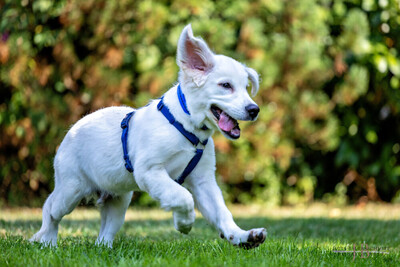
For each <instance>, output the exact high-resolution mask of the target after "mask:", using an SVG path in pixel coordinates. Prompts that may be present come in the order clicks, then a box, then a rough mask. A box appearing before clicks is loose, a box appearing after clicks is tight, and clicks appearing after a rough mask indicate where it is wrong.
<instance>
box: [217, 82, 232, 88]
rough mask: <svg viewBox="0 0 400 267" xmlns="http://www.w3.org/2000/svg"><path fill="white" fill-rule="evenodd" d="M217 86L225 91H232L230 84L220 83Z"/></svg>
mask: <svg viewBox="0 0 400 267" xmlns="http://www.w3.org/2000/svg"><path fill="white" fill-rule="evenodd" d="M219 85H220V86H222V87H224V88H226V89H232V85H231V84H230V83H220V84H219Z"/></svg>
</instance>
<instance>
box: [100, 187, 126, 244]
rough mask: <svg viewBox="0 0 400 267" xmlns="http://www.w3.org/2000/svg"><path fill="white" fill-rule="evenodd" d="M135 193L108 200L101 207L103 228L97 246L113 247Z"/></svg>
mask: <svg viewBox="0 0 400 267" xmlns="http://www.w3.org/2000/svg"><path fill="white" fill-rule="evenodd" d="M132 194H133V192H129V193H126V194H123V195H120V196H118V197H115V198H112V199H107V200H106V202H105V203H104V205H103V206H102V207H101V210H100V212H101V228H100V234H99V237H98V238H97V241H96V244H98V245H100V244H102V245H106V246H108V247H112V244H113V241H114V237H115V235H116V233H117V232H118V230H119V229H120V228H121V226H122V224H123V223H124V221H125V213H126V210H127V209H128V206H129V203H130V202H131V199H132Z"/></svg>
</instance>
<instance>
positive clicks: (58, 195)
mask: <svg viewBox="0 0 400 267" xmlns="http://www.w3.org/2000/svg"><path fill="white" fill-rule="evenodd" d="M177 63H178V65H179V67H180V73H179V85H177V86H174V87H173V88H171V89H170V90H169V91H167V92H166V93H165V95H164V96H163V98H162V99H161V100H154V101H152V102H151V103H150V104H149V105H147V106H145V107H143V108H140V109H138V110H136V111H135V110H134V109H133V108H130V107H109V108H104V109H101V110H98V111H96V112H94V113H92V114H90V115H87V116H85V117H84V118H82V119H81V120H79V121H78V122H77V123H76V124H75V125H74V126H73V127H72V128H71V129H70V130H69V132H68V133H67V135H66V136H65V138H64V140H63V142H62V143H61V145H60V147H59V149H58V151H57V154H56V157H55V160H54V169H55V188H54V191H53V192H52V193H51V195H50V196H49V197H48V199H47V200H46V202H45V204H44V206H43V223H42V227H41V229H40V231H39V232H38V233H36V234H35V235H34V236H33V237H32V238H31V241H39V242H41V243H44V244H47V245H54V246H55V245H57V233H58V224H59V222H60V220H61V219H62V217H63V216H64V215H66V214H68V213H70V212H71V211H72V210H73V209H74V208H75V207H76V205H77V204H78V203H79V202H80V201H81V199H82V198H84V197H86V196H88V195H90V194H93V193H98V194H99V195H100V198H99V200H98V203H99V204H100V205H99V206H100V209H101V229H100V234H99V237H98V239H97V243H98V244H105V245H107V246H110V247H111V246H112V243H113V239H114V236H115V234H116V233H117V231H118V230H119V229H120V228H121V226H122V224H123V223H124V219H125V212H126V210H127V208H128V205H129V203H130V201H131V198H132V194H133V191H139V190H142V191H146V192H147V193H149V194H150V196H151V197H152V198H154V199H156V200H157V201H159V202H160V204H161V207H162V208H163V209H165V210H167V211H168V210H172V211H173V216H174V225H175V228H176V229H177V230H178V231H180V232H182V233H185V234H187V233H188V232H189V231H190V229H191V227H192V224H193V222H194V220H195V212H194V208H195V206H196V207H197V208H198V209H199V210H200V212H201V213H202V214H203V216H204V217H205V218H206V219H207V220H208V221H209V222H210V223H211V224H212V225H213V226H214V227H215V228H216V229H217V230H218V231H219V232H220V235H221V237H223V238H226V239H227V240H228V241H229V242H230V243H232V244H233V245H239V246H242V247H245V248H252V247H257V246H258V245H259V244H261V243H262V242H264V240H265V237H266V230H265V229H264V228H258V229H252V230H249V231H245V230H242V229H241V228H239V227H238V226H237V225H236V224H235V222H234V221H233V218H232V214H231V213H230V212H229V210H228V209H227V207H226V206H225V203H224V200H223V198H222V194H221V190H220V189H219V187H218V185H217V183H216V181H215V151H214V144H213V140H212V138H211V135H212V134H213V133H214V131H215V130H219V131H221V132H222V133H223V134H224V135H225V136H226V137H227V138H230V139H237V138H239V136H240V129H239V126H238V123H237V120H255V119H256V118H257V115H258V112H259V108H258V106H257V105H256V104H255V103H254V101H253V100H252V99H251V98H250V97H249V94H248V92H247V89H246V87H247V85H248V80H250V81H251V83H252V94H253V95H255V94H256V93H257V91H258V87H259V84H258V74H257V73H256V72H255V71H254V70H253V69H250V68H247V67H246V66H244V65H243V64H241V63H239V62H237V61H235V60H233V59H232V58H229V57H226V56H223V55H215V54H213V53H212V52H211V51H210V49H209V48H208V46H207V44H206V43H205V42H204V41H203V40H201V39H199V38H196V37H194V36H193V33H192V29H191V26H190V25H188V26H186V27H185V28H184V30H183V31H182V34H181V36H180V39H179V43H178V51H177ZM160 101H162V102H163V103H162V104H163V107H166V110H167V111H166V112H167V113H168V112H169V115H168V114H167V115H165V114H164V112H165V109H162V108H160V105H161V104H160ZM132 111H134V114H132V115H133V116H132V117H131V118H130V120H129V119H126V120H125V123H126V125H127V126H128V127H127V128H125V129H127V131H126V132H125V130H124V132H125V135H126V139H125V140H126V143H125V145H126V152H125V154H126V158H127V159H124V151H123V145H122V139H124V138H121V136H122V135H123V129H121V121H122V120H123V119H124V118H125V116H126V115H127V114H128V113H130V112H132ZM168 116H170V119H171V117H172V118H173V120H175V121H176V122H178V124H181V126H183V128H184V130H178V129H177V126H176V125H173V124H171V123H170V122H169V119H168V118H167V117H168ZM172 122H173V121H172ZM184 132H185V133H187V132H189V135H190V134H192V135H193V136H195V137H194V138H195V139H196V138H198V139H199V144H198V145H193V144H192V142H191V141H189V140H188V138H187V137H185V135H184ZM195 141H196V140H195ZM207 141H208V143H207V144H205V143H206V142H207ZM203 150H204V152H203ZM201 152H203V153H202V157H201ZM195 155H196V156H197V159H194V157H196V156H195ZM200 157H201V158H200ZM192 159H193V160H192ZM199 159H200V161H199V162H198V164H197V165H196V164H194V165H196V166H191V167H187V166H188V163H189V161H197V160H199ZM130 162H131V163H132V167H133V169H134V171H133V173H132V172H130V171H128V168H129V166H128V165H129V163H130ZM126 165H127V166H128V167H126ZM185 168H188V169H189V170H188V172H189V174H188V175H187V177H186V179H184V177H183V179H181V180H179V183H178V182H176V181H175V180H176V179H177V178H178V177H181V178H182V173H183V171H184V169H185ZM183 181H184V182H183ZM180 183H182V185H181V184H180Z"/></svg>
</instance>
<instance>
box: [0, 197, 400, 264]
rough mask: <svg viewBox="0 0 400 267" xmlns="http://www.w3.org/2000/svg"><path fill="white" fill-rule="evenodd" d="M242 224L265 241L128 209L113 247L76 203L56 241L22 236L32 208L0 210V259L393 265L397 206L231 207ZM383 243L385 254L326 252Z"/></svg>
mask: <svg viewBox="0 0 400 267" xmlns="http://www.w3.org/2000/svg"><path fill="white" fill-rule="evenodd" d="M231 210H232V211H233V214H234V216H235V218H236V222H237V223H238V225H239V226H241V227H242V228H246V229H249V228H253V227H262V226H264V227H266V228H267V230H268V237H267V240H266V241H265V243H264V244H263V245H261V246H260V247H258V248H256V249H253V250H243V249H240V248H237V247H234V246H231V245H230V244H229V243H228V242H226V241H224V240H222V239H220V238H219V237H218V233H217V231H215V230H214V229H212V227H211V226H209V225H208V224H207V222H206V221H205V220H204V219H203V218H201V216H198V218H197V220H196V223H195V225H194V227H193V229H192V231H191V232H190V234H189V235H182V234H180V233H178V232H177V231H175V230H174V227H173V223H172V220H171V214H170V213H167V212H164V211H161V210H158V209H151V210H138V209H129V210H128V213H127V216H126V222H125V224H124V226H123V228H122V229H121V231H120V232H119V233H118V235H117V237H116V240H115V242H114V247H113V248H112V249H108V248H105V247H97V246H95V245H94V242H95V239H96V235H97V233H98V230H99V227H100V219H99V214H98V212H97V210H96V209H94V208H92V209H83V208H79V209H77V210H75V211H74V212H73V213H72V214H70V215H68V216H66V217H65V218H64V219H63V221H62V222H61V225H60V231H59V240H58V247H57V248H42V247H41V246H40V245H39V244H30V243H29V242H28V241H27V239H28V238H29V237H31V236H32V234H33V233H34V232H36V231H37V230H38V229H39V228H40V224H41V210H40V209H5V210H1V211H0V251H1V252H0V266H8V265H9V266H84V265H87V266H132V265H135V266H136V265H139V266H202V267H204V266H365V265H367V266H400V220H399V219H400V206H387V205H368V206H366V207H364V208H362V209H360V208H356V207H345V208H341V209H338V208H333V207H329V206H324V205H322V204H319V205H313V206H310V207H297V208H268V207H256V206H252V207H244V206H233V207H231ZM363 242H365V243H366V244H368V246H369V248H373V247H374V248H378V247H381V248H382V247H386V248H388V252H389V253H388V254H370V255H369V257H368V258H360V256H361V255H360V254H358V255H357V256H356V258H355V260H354V261H353V254H350V253H349V254H338V253H334V252H333V250H334V249H335V248H339V249H343V248H348V249H350V250H351V248H352V244H353V243H355V244H356V245H357V250H360V247H361V243H363Z"/></svg>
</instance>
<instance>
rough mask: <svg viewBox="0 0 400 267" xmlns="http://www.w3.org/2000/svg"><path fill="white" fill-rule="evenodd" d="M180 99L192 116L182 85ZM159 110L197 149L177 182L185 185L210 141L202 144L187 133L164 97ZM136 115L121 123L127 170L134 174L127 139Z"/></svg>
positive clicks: (184, 108) (185, 109) (128, 116)
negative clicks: (132, 120) (130, 121)
mask: <svg viewBox="0 0 400 267" xmlns="http://www.w3.org/2000/svg"><path fill="white" fill-rule="evenodd" d="M178 99H179V102H180V104H181V106H182V109H183V110H184V112H185V113H186V114H188V115H190V113H189V111H188V110H187V107H186V100H185V96H184V95H183V93H182V91H181V90H180V85H178ZM157 109H158V110H159V111H160V112H161V113H162V114H163V115H164V117H165V118H166V119H167V120H168V121H169V123H170V124H172V125H173V126H174V127H175V128H176V129H177V130H178V131H179V132H180V133H181V134H182V135H183V136H184V137H186V139H187V140H189V141H190V142H191V143H192V144H193V146H194V147H195V148H196V152H195V155H194V156H193V158H192V159H191V160H190V161H189V163H188V165H187V166H186V168H185V169H184V170H183V172H182V174H181V175H180V176H179V177H178V178H177V179H176V180H175V181H176V182H177V183H178V184H183V183H184V182H185V179H186V177H187V176H188V175H189V174H190V173H191V172H192V171H193V170H194V168H196V166H197V164H198V163H199V161H200V159H201V156H202V155H203V151H204V147H205V146H206V145H207V142H208V139H206V140H204V141H203V142H201V141H200V139H199V138H198V137H197V136H196V135H194V134H193V133H191V132H189V131H187V130H186V129H185V128H184V127H183V125H182V124H181V123H180V122H178V121H177V120H175V117H174V116H173V115H172V113H171V112H170V111H169V109H168V107H167V106H165V105H164V97H161V99H160V102H159V103H158V104H157ZM134 113H135V112H134V111H133V112H130V113H128V114H126V116H125V118H124V119H123V120H122V122H121V128H122V136H121V141H122V149H123V152H124V160H125V168H126V169H127V170H128V171H129V172H133V166H132V163H131V161H130V159H129V155H128V148H127V137H128V130H129V120H130V119H131V118H132V116H133V114H134Z"/></svg>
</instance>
